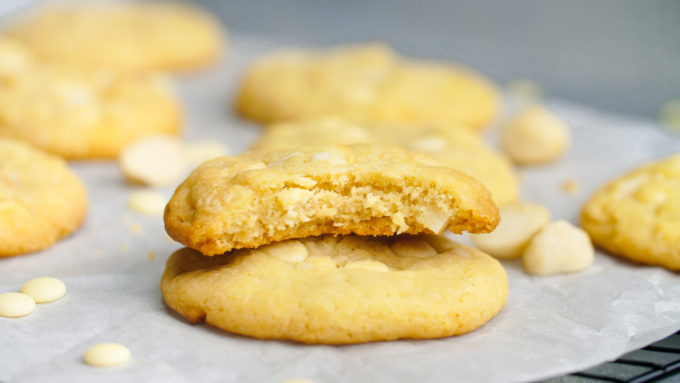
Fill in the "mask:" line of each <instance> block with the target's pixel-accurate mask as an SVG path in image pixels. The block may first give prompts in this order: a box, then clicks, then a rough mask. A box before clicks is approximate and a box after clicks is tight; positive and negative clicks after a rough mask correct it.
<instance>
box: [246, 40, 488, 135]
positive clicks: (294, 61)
mask: <svg viewBox="0 0 680 383" xmlns="http://www.w3.org/2000/svg"><path fill="white" fill-rule="evenodd" d="M236 107H237V109H238V111H239V112H240V113H241V114H243V115H244V116H246V117H248V118H251V119H254V120H257V121H261V122H277V121H287V120H297V119H303V118H314V117H322V116H325V115H329V114H332V115H338V116H341V117H344V118H347V119H349V120H351V121H358V122H383V123H406V124H430V123H432V124H439V125H443V126H449V127H457V126H461V125H460V124H463V125H462V126H471V127H476V128H481V127H483V126H484V125H485V124H487V123H488V122H489V121H490V120H491V119H492V118H493V117H494V115H495V114H496V111H497V109H498V97H497V91H496V88H495V86H494V85H493V84H492V83H491V82H490V81H489V80H488V79H486V78H484V77H483V76H481V75H480V74H478V73H476V72H474V71H472V70H470V69H468V68H464V67H461V66H459V65H456V64H452V63H435V62H425V61H415V60H408V59H404V58H401V57H398V56H397V55H396V54H395V53H394V52H393V51H392V50H391V49H390V48H389V47H388V46H386V45H381V44H363V45H351V46H340V47H335V48H332V49H329V50H325V51H316V52H314V51H302V50H283V51H279V52H275V53H272V54H270V55H267V56H265V57H263V58H261V59H260V60H258V61H257V62H255V63H254V64H253V66H252V67H251V68H250V70H249V71H248V72H247V73H246V75H245V80H244V81H243V84H242V86H241V89H240V92H239V96H238V100H237V104H236Z"/></svg>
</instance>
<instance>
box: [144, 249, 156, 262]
mask: <svg viewBox="0 0 680 383" xmlns="http://www.w3.org/2000/svg"><path fill="white" fill-rule="evenodd" d="M146 257H147V258H148V259H149V261H153V260H154V259H156V253H155V252H153V251H150V252H149V255H147V256H146Z"/></svg>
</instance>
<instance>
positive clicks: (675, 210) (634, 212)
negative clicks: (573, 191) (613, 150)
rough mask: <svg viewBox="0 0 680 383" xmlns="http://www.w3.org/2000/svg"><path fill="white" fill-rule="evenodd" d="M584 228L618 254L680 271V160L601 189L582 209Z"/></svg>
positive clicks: (661, 163)
mask: <svg viewBox="0 0 680 383" xmlns="http://www.w3.org/2000/svg"><path fill="white" fill-rule="evenodd" d="M581 226H582V227H583V228H584V229H585V230H586V231H587V232H588V234H589V235H590V237H591V238H592V240H593V242H594V243H595V244H596V245H598V246H600V247H602V248H603V249H605V250H607V251H609V252H611V253H613V254H616V255H620V256H622V257H625V258H628V259H631V260H633V261H636V262H640V263H646V264H650V265H657V266H663V267H666V268H668V269H672V270H680V155H678V154H676V155H674V156H671V157H668V158H666V159H664V160H661V161H658V162H654V163H650V164H646V165H643V166H641V167H640V168H638V169H636V170H633V171H632V172H630V173H628V174H626V175H624V176H622V177H620V178H618V179H616V180H614V181H612V182H611V183H609V184H608V185H606V186H604V187H602V188H601V189H600V190H598V191H597V192H596V193H595V194H594V195H593V196H592V198H591V199H590V201H588V203H587V204H586V205H585V207H584V208H583V211H582V212H581Z"/></svg>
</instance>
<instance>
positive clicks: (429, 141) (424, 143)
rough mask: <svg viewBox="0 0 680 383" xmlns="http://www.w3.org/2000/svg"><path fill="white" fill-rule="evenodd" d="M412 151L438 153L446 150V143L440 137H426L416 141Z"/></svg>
mask: <svg viewBox="0 0 680 383" xmlns="http://www.w3.org/2000/svg"><path fill="white" fill-rule="evenodd" d="M413 149H415V150H418V151H421V152H440V151H442V150H444V149H446V141H444V140H443V139H442V138H440V137H427V138H423V139H420V140H418V141H416V142H415V143H414V144H413Z"/></svg>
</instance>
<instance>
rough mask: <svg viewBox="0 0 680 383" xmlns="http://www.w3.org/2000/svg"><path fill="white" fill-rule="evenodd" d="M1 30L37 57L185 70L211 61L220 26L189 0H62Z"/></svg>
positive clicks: (92, 64)
mask: <svg viewBox="0 0 680 383" xmlns="http://www.w3.org/2000/svg"><path fill="white" fill-rule="evenodd" d="M5 33H6V34H7V35H9V36H12V37H14V38H16V39H18V40H20V41H22V42H24V43H25V44H27V45H28V46H29V47H30V48H31V49H32V50H33V51H34V52H35V53H36V54H37V55H38V56H39V57H40V58H41V59H43V60H49V61H54V62H60V63H67V64H72V65H77V66H85V67H109V68H112V69H116V70H126V71H127V70H190V69H197V68H202V67H205V66H207V65H210V64H213V63H214V62H215V61H216V60H217V58H218V56H219V54H220V50H221V45H222V34H223V32H222V29H221V27H220V26H219V24H218V22H217V21H216V20H215V19H214V18H213V17H212V16H210V15H209V14H207V13H206V12H204V11H202V10H200V9H198V8H196V7H193V6H190V5H188V4H178V3H174V4H168V3H165V4H164V3H153V2H150V3H140V2H135V3H131V2H130V3H115V2H105V3H99V4H85V3H78V4H71V5H67V4H62V5H59V6H52V7H49V8H43V9H39V10H38V11H37V12H35V13H32V14H30V15H28V17H27V18H25V19H24V20H21V21H19V22H18V23H15V24H14V25H12V26H10V27H9V28H8V29H7V30H6V31H5Z"/></svg>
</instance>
